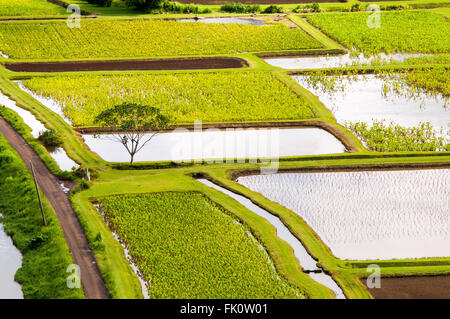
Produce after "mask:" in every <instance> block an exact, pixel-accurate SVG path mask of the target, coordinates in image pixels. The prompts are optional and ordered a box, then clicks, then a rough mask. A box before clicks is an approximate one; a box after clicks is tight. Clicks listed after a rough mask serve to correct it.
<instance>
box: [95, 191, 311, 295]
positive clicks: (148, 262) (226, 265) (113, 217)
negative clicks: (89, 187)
mask: <svg viewBox="0 0 450 319" xmlns="http://www.w3.org/2000/svg"><path fill="white" fill-rule="evenodd" d="M98 201H99V204H100V209H101V210H102V211H103V213H104V214H105V218H106V219H107V221H108V223H109V225H110V227H111V229H112V230H113V231H114V232H115V233H117V234H118V236H119V238H121V241H122V242H123V243H124V244H125V246H126V247H127V248H128V250H129V252H130V255H131V256H132V258H133V260H134V262H135V263H136V264H137V265H138V268H139V271H140V273H141V274H142V276H143V278H144V279H145V281H146V282H147V285H148V287H149V295H150V298H170V299H172V298H208V299H209V298H213V299H214V298H219V299H222V298H226V299H228V298H245V299H249V298H250V299H252V298H300V297H302V294H301V292H300V290H299V289H298V288H294V287H293V286H291V285H289V284H288V283H287V282H286V281H285V280H280V279H281V278H280V277H279V276H278V275H277V273H276V272H275V271H274V269H273V266H272V262H270V261H269V260H268V255H267V253H266V252H265V250H261V249H260V244H259V243H258V242H257V241H256V240H255V239H254V237H253V236H252V235H251V234H250V233H249V229H248V228H247V227H246V226H244V225H243V224H241V223H239V222H238V221H237V220H236V219H235V218H233V217H232V216H231V215H230V213H229V212H228V211H226V210H224V209H223V208H222V207H220V206H218V205H217V204H215V203H214V202H212V201H211V200H209V199H208V198H207V197H205V196H204V195H202V194H200V193H193V192H189V193H179V192H164V193H153V194H135V195H121V196H113V197H104V198H99V199H98Z"/></svg>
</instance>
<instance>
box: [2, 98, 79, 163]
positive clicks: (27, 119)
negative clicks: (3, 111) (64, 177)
mask: <svg viewBox="0 0 450 319" xmlns="http://www.w3.org/2000/svg"><path fill="white" fill-rule="evenodd" d="M1 105H4V106H5V107H7V108H9V109H10V110H12V111H14V112H16V113H17V114H18V115H19V116H20V117H21V118H22V120H23V121H24V123H25V124H26V125H28V126H29V127H30V128H31V135H33V137H35V138H37V137H39V134H40V133H41V132H43V131H45V130H46V127H45V126H44V124H43V123H42V122H40V121H39V120H38V119H36V117H35V116H34V115H33V114H32V113H31V112H29V111H27V110H24V109H22V108H21V107H18V106H17V104H16V102H15V101H13V100H11V99H10V98H9V97H8V96H6V95H4V94H3V93H2V92H1V91H0V106H1ZM49 154H50V156H51V157H52V158H53V159H54V160H55V162H56V164H58V166H59V168H60V169H61V170H65V171H70V170H71V169H72V167H78V164H77V163H76V162H74V161H73V160H72V159H71V158H70V157H69V156H68V155H67V153H66V151H65V150H64V149H63V148H61V147H58V148H55V149H52V150H49Z"/></svg>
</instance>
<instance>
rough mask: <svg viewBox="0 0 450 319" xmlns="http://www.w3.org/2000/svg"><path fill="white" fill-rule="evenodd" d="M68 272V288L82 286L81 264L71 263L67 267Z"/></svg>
mask: <svg viewBox="0 0 450 319" xmlns="http://www.w3.org/2000/svg"><path fill="white" fill-rule="evenodd" d="M66 272H68V273H69V274H70V275H69V276H68V277H67V279H66V284H67V288H69V289H79V288H81V279H80V273H81V272H80V266H78V265H76V264H71V265H69V266H68V267H67V270H66Z"/></svg>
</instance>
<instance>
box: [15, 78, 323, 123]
mask: <svg viewBox="0 0 450 319" xmlns="http://www.w3.org/2000/svg"><path fill="white" fill-rule="evenodd" d="M24 84H25V85H26V86H27V87H28V88H30V89H31V90H33V91H34V92H36V93H37V94H39V95H41V96H44V97H49V98H51V99H53V100H54V101H56V102H58V103H59V104H60V105H61V106H62V109H63V113H64V115H65V116H66V117H67V118H69V119H70V120H71V121H72V124H73V125H74V126H89V125H92V124H93V121H94V118H95V116H96V115H97V114H99V113H100V112H101V111H103V110H105V109H107V108H110V107H112V106H114V105H117V104H121V103H123V102H124V101H129V102H133V103H138V104H142V105H151V106H154V107H158V108H160V109H161V110H162V112H163V113H165V114H166V115H168V116H169V117H170V118H171V121H172V122H173V123H175V124H181V123H190V124H192V123H193V121H194V120H203V121H204V122H214V123H221V122H243V121H247V122H248V121H268V120H289V119H305V118H312V117H314V113H313V111H312V110H311V108H310V105H309V104H308V102H307V101H306V99H305V98H304V97H301V96H299V95H297V94H295V93H294V92H293V91H292V90H291V89H290V88H288V87H287V86H286V85H285V84H284V83H282V82H281V81H280V80H278V79H277V78H276V76H275V75H273V74H272V73H269V72H259V71H258V72H253V71H252V72H248V71H247V72H201V73H198V72H195V73H174V74H134V75H114V76H101V75H86V76H58V77H50V78H32V79H30V80H27V81H25V82H24Z"/></svg>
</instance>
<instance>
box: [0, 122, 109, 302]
mask: <svg viewBox="0 0 450 319" xmlns="http://www.w3.org/2000/svg"><path fill="white" fill-rule="evenodd" d="M0 134H2V135H3V136H4V137H5V138H6V139H7V140H8V142H9V144H11V146H12V147H13V148H14V149H15V150H16V152H17V153H18V154H19V156H20V157H21V158H22V160H23V161H24V163H25V164H26V166H27V167H28V170H30V161H32V162H33V165H34V169H35V172H36V177H37V180H38V184H39V187H40V189H41V191H42V192H43V194H44V195H45V197H47V199H48V200H49V202H50V204H51V205H52V207H53V209H54V211H55V213H56V216H57V217H58V220H59V222H60V224H61V227H62V229H63V232H64V235H65V237H66V241H67V244H68V246H69V249H70V252H71V254H72V257H73V260H74V263H75V264H77V265H78V266H79V267H80V277H81V283H82V286H83V290H84V294H85V296H86V298H88V299H107V298H109V294H108V291H107V290H106V287H105V284H104V282H103V279H102V276H101V274H100V270H99V269H98V266H97V263H96V261H95V257H94V254H93V252H92V251H91V249H90V248H89V243H88V240H87V238H86V235H85V234H84V231H83V228H82V227H81V224H80V222H79V220H78V218H77V216H76V214H75V212H74V211H73V208H72V205H71V203H70V199H69V195H67V194H66V193H64V191H63V189H62V187H61V184H62V182H61V181H60V180H59V179H58V178H57V177H56V176H54V175H53V174H52V173H51V172H50V171H49V170H48V168H47V167H46V166H45V164H44V162H43V161H42V160H41V158H40V157H39V156H38V155H37V154H36V153H35V152H34V150H33V149H32V148H31V147H30V146H29V145H28V144H27V143H26V142H25V140H24V139H23V138H22V136H20V134H19V133H17V132H16V131H15V130H14V129H13V128H12V127H11V126H10V125H9V123H8V122H6V120H5V119H4V118H2V117H0ZM68 275H69V273H68Z"/></svg>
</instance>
